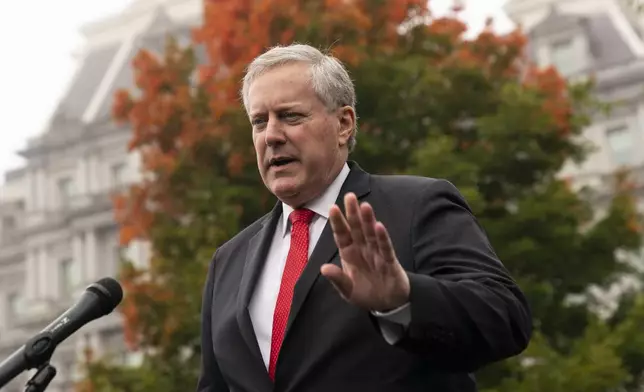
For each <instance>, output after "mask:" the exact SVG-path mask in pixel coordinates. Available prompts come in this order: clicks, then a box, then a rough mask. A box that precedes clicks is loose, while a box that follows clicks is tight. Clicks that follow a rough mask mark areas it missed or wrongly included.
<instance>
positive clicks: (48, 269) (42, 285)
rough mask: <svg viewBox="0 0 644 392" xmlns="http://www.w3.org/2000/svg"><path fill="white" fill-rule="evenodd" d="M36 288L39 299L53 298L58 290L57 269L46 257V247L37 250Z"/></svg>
mask: <svg viewBox="0 0 644 392" xmlns="http://www.w3.org/2000/svg"><path fill="white" fill-rule="evenodd" d="M37 256H38V286H39V294H40V295H39V297H40V299H45V300H48V299H51V298H55V297H56V294H57V290H58V268H56V265H55V264H54V263H51V262H50V260H49V258H48V257H47V249H46V247H44V246H43V247H41V248H38V255H37Z"/></svg>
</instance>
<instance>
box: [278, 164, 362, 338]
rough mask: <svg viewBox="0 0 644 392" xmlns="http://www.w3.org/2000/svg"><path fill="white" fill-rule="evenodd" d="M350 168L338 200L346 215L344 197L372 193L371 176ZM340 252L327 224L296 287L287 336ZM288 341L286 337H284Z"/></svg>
mask: <svg viewBox="0 0 644 392" xmlns="http://www.w3.org/2000/svg"><path fill="white" fill-rule="evenodd" d="M349 167H350V168H351V172H350V173H349V176H348V177H347V179H346V180H345V182H344V184H343V185H342V188H341V189H340V194H339V195H338V198H337V199H336V202H335V203H336V204H337V205H338V206H339V207H340V209H341V210H342V213H344V212H345V211H344V195H345V194H347V193H349V192H353V193H355V195H356V197H358V199H360V198H363V197H365V196H366V195H367V194H369V192H370V191H371V189H370V186H369V174H367V173H366V172H364V171H363V170H362V169H361V168H360V167H359V166H358V165H357V164H356V163H355V162H349ZM337 252H338V247H337V246H336V244H335V240H334V239H333V231H332V230H331V224H330V223H329V222H327V224H326V225H325V226H324V230H323V231H322V234H321V235H320V239H319V240H318V242H317V244H316V246H315V249H314V250H313V253H312V254H311V258H310V259H309V261H308V263H307V264H306V267H305V268H304V271H303V272H302V275H301V276H300V278H299V280H298V281H297V284H296V285H295V291H294V293H293V302H292V304H291V312H290V314H289V318H288V323H287V325H286V335H288V332H289V330H290V328H291V325H292V324H293V322H294V321H295V318H296V317H297V314H298V312H299V311H300V309H301V308H302V305H303V304H304V301H305V300H306V297H307V296H308V293H309V291H311V288H312V287H313V284H314V283H315V281H316V280H317V279H318V277H319V276H320V268H321V267H322V265H323V264H325V263H327V262H329V260H331V258H333V257H334V256H335V254H336V253H337ZM284 339H285V340H286V336H285V337H284Z"/></svg>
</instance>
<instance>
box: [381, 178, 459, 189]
mask: <svg viewBox="0 0 644 392" xmlns="http://www.w3.org/2000/svg"><path fill="white" fill-rule="evenodd" d="M371 177H372V181H373V183H374V185H377V186H380V187H382V188H390V189H396V190H410V191H427V190H453V191H457V189H456V187H455V186H454V185H453V184H452V183H451V182H449V181H448V180H445V179H442V178H433V177H422V176H412V175H372V176H371Z"/></svg>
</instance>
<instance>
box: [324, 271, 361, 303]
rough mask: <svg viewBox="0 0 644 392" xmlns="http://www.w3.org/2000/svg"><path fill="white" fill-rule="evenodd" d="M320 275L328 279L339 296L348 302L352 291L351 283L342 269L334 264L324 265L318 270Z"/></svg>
mask: <svg viewBox="0 0 644 392" xmlns="http://www.w3.org/2000/svg"><path fill="white" fill-rule="evenodd" d="M320 273H321V274H322V275H323V276H324V277H326V278H327V279H329V282H331V284H332V285H333V287H335V289H336V290H337V291H338V293H339V294H340V296H341V297H342V298H344V300H346V301H348V300H349V298H351V293H352V291H353V281H352V280H351V278H350V277H349V275H347V274H346V273H345V272H344V271H343V270H342V268H340V267H338V266H337V265H334V264H324V265H322V268H320Z"/></svg>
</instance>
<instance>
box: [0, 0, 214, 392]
mask: <svg viewBox="0 0 644 392" xmlns="http://www.w3.org/2000/svg"><path fill="white" fill-rule="evenodd" d="M201 7H202V3H201V1H199V0H167V1H161V0H157V1H153V0H138V1H134V2H133V3H132V4H131V6H130V7H129V8H128V9H126V10H124V11H123V12H122V13H121V14H118V15H115V16H112V17H108V18H105V19H103V20H100V21H97V22H95V23H92V24H90V25H88V26H86V27H85V28H84V29H83V30H82V33H83V34H84V36H85V38H86V40H85V41H86V44H85V46H84V47H82V48H81V49H80V52H79V54H78V56H79V66H78V70H77V72H76V74H75V75H74V77H73V79H72V81H71V83H70V85H69V88H68V90H67V92H66V94H65V95H64V97H63V98H62V100H61V101H60V102H59V104H58V106H57V109H56V110H55V112H54V114H53V116H52V118H51V121H50V123H49V125H48V127H47V129H46V130H45V132H44V133H43V134H42V135H41V136H39V137H37V138H35V139H33V140H30V141H29V142H28V145H27V147H26V148H25V149H24V151H21V152H20V154H21V155H22V156H23V157H24V158H25V161H26V164H25V166H24V167H22V168H20V169H18V170H14V171H11V172H9V173H6V176H5V179H6V181H5V185H4V186H3V187H2V188H0V362H1V361H2V360H4V359H5V358H6V357H8V356H9V354H10V353H11V352H13V351H14V350H15V349H17V348H18V347H19V346H20V345H22V344H23V343H24V342H25V341H26V340H27V339H28V338H29V337H31V336H33V335H34V334H35V333H37V332H39V331H40V330H41V329H43V328H44V327H45V326H47V325H48V324H49V323H50V322H51V321H53V320H54V319H55V318H56V317H58V315H60V314H61V313H62V312H63V311H64V310H65V309H67V308H68V307H69V306H71V305H72V304H73V303H74V302H75V301H76V300H77V298H78V297H79V294H80V293H81V292H82V291H83V290H84V289H85V287H86V286H87V285H88V284H89V283H92V282H94V281H96V280H98V279H100V278H102V277H105V276H115V275H116V272H117V267H118V261H119V260H120V255H121V254H122V253H125V256H126V257H128V258H130V259H132V260H135V261H137V262H139V263H144V262H145V261H146V260H147V256H146V255H147V252H148V250H147V249H146V246H145V245H144V244H141V243H135V244H133V245H132V246H130V247H128V248H127V249H121V248H120V247H119V244H118V231H117V227H116V225H115V222H114V218H113V212H112V204H111V200H110V195H111V194H112V192H113V191H115V190H119V189H123V187H125V186H127V184H129V183H132V182H135V181H137V180H138V178H139V170H138V165H139V161H138V157H137V156H136V155H133V154H130V153H128V151H127V150H126V146H127V142H128V140H129V137H130V131H129V129H128V128H118V127H116V125H115V124H114V123H113V122H112V121H111V113H110V111H111V105H112V97H113V94H114V92H115V90H116V89H117V88H121V87H133V80H134V79H133V72H132V68H131V60H132V58H133V56H134V55H135V54H136V53H137V51H138V50H139V48H141V47H145V48H147V49H152V50H155V51H157V52H162V51H163V45H164V42H165V37H166V33H168V32H170V33H173V34H175V35H178V36H179V37H181V38H182V39H183V40H186V41H187V40H189V38H190V28H191V26H198V25H199V24H200V14H201V11H202V8H201ZM121 325H122V324H121V320H120V316H119V314H118V312H114V313H112V314H111V315H109V316H107V317H103V318H101V319H99V320H96V321H94V322H92V323H90V324H88V325H86V326H85V327H83V328H82V329H81V330H79V331H78V332H77V333H75V334H74V335H72V336H71V337H70V338H69V339H67V340H66V341H65V342H64V343H63V344H62V345H61V346H59V347H58V349H57V350H56V353H55V355H54V357H53V359H52V364H53V365H54V366H56V367H57V369H58V375H57V376H56V378H55V380H54V382H53V383H52V384H51V385H50V387H49V388H48V391H52V392H62V391H72V390H73V389H72V382H73V381H74V378H75V377H77V376H78V375H79V374H78V366H75V364H77V363H78V362H77V361H78V360H79V359H80V358H82V352H83V350H84V348H85V347H86V346H89V347H92V348H93V349H94V350H95V352H96V353H97V354H99V355H113V356H114V360H117V361H129V360H136V358H131V357H128V356H125V347H124V342H123V336H122V331H121ZM26 380H27V375H26V374H25V375H23V377H20V378H19V379H17V380H16V382H14V383H13V384H11V385H9V386H7V387H6V388H3V389H2V391H3V392H18V391H23V390H24V384H25V382H26Z"/></svg>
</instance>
